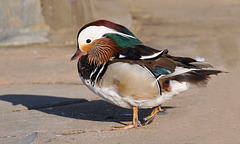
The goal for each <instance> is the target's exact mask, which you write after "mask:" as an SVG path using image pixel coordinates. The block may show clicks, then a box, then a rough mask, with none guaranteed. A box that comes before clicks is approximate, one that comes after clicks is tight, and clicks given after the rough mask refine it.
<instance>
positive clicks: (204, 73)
mask: <svg viewBox="0 0 240 144" xmlns="http://www.w3.org/2000/svg"><path fill="white" fill-rule="evenodd" d="M218 73H222V71H219V70H193V71H190V72H187V73H183V74H180V75H176V76H173V77H171V80H177V81H179V82H188V83H190V84H194V85H197V86H206V84H207V83H208V80H209V78H210V75H217V74H218Z"/></svg>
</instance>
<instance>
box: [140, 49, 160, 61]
mask: <svg viewBox="0 0 240 144" xmlns="http://www.w3.org/2000/svg"><path fill="white" fill-rule="evenodd" d="M163 52H164V50H162V51H160V52H157V53H155V54H153V55H148V56H141V58H140V59H141V60H143V59H152V58H155V57H157V56H159V55H161V54H162V53H163Z"/></svg>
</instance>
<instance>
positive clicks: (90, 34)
mask: <svg viewBox="0 0 240 144" xmlns="http://www.w3.org/2000/svg"><path fill="white" fill-rule="evenodd" d="M107 33H113V34H119V35H121V36H124V37H127V38H134V39H136V37H134V36H131V35H128V34H124V33H121V32H117V31H115V30H113V29H110V28H107V27H105V26H89V27H87V28H85V29H84V30H82V31H81V32H80V34H79V35H78V42H79V44H80V45H81V44H87V40H88V39H90V40H91V41H94V40H96V39H99V38H102V36H103V35H104V34H107Z"/></svg>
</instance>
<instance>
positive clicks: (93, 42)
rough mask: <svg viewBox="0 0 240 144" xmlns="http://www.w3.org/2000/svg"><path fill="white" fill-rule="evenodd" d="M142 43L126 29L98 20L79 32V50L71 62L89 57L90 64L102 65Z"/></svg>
mask: <svg viewBox="0 0 240 144" xmlns="http://www.w3.org/2000/svg"><path fill="white" fill-rule="evenodd" d="M140 43H141V41H139V40H138V39H137V38H136V37H135V36H134V35H133V33H132V32H130V31H129V30H128V29H127V28H126V27H124V26H122V25H119V24H116V23H113V22H110V21H107V20H98V21H94V22H91V23H89V24H86V25H85V26H83V27H82V28H81V29H80V30H79V32H78V36H77V46H78V48H77V51H76V53H75V54H74V55H73V57H72V58H71V60H75V59H77V58H80V57H81V56H83V55H88V60H89V62H90V63H94V64H101V63H104V62H107V61H109V60H110V59H111V58H112V57H114V55H116V54H117V53H118V51H119V50H120V49H121V48H126V47H133V46H135V45H138V44H140Z"/></svg>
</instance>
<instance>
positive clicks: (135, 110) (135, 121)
mask: <svg viewBox="0 0 240 144" xmlns="http://www.w3.org/2000/svg"><path fill="white" fill-rule="evenodd" d="M141 126H142V124H141V122H140V121H139V120H138V107H136V106H133V121H132V124H130V125H121V126H116V127H115V128H114V129H130V128H135V127H141Z"/></svg>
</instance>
